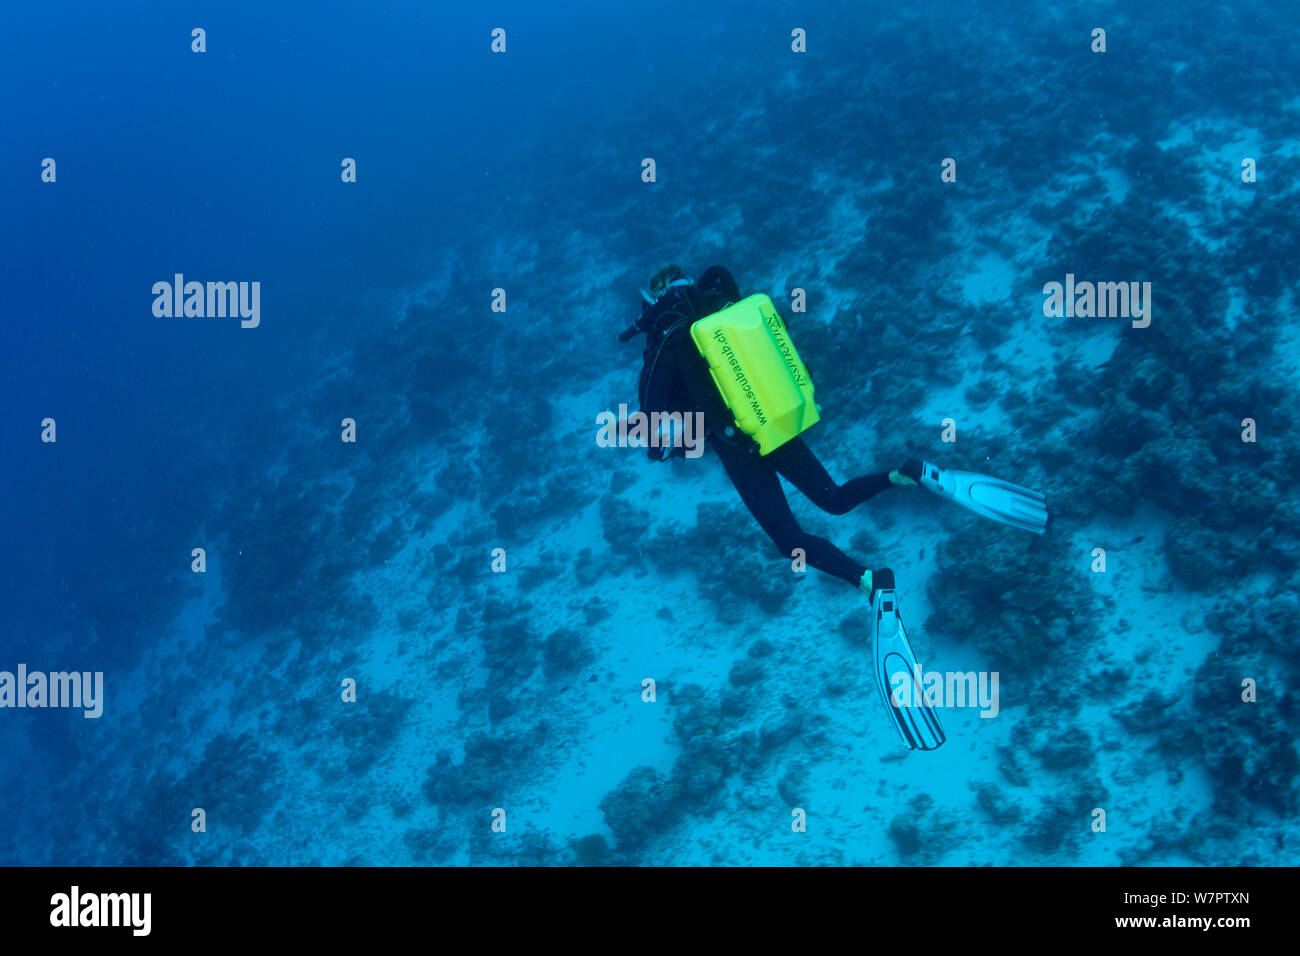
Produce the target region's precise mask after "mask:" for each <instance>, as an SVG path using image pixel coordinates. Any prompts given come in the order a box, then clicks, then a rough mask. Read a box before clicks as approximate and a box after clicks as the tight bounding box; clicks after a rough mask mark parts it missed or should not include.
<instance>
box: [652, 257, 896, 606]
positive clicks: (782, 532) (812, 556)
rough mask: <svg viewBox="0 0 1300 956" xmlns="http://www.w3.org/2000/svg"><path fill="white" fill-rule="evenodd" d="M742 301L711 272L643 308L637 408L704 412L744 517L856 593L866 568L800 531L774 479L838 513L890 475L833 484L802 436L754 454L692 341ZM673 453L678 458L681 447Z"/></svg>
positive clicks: (721, 272)
mask: <svg viewBox="0 0 1300 956" xmlns="http://www.w3.org/2000/svg"><path fill="white" fill-rule="evenodd" d="M740 299H741V295H740V290H739V289H738V288H737V286H736V281H735V279H733V278H732V277H731V273H729V272H728V271H727V270H726V269H724V268H722V267H721V266H711V267H710V268H709V269H708V270H707V271H706V272H705V273H704V274H703V275H701V276H700V278H699V280H698V282H696V283H695V285H687V286H678V287H676V288H672V289H669V290H668V292H667V293H666V294H664V295H663V297H661V298H660V299H659V300H658V301H657V302H655V303H654V305H650V304H644V305H643V306H642V309H641V319H640V321H639V322H638V323H637V326H638V328H640V329H641V330H642V331H644V332H646V333H647V341H646V350H645V362H644V365H643V367H642V370H641V385H640V390H639V392H640V394H639V397H640V400H641V410H642V411H644V412H646V413H647V414H649V413H651V412H683V413H691V412H696V411H700V412H703V413H704V423H705V428H706V435H707V441H708V447H710V448H712V449H713V450H714V451H715V452H716V453H717V455H718V457H719V458H720V459H722V465H723V467H724V468H725V469H726V470H727V475H728V477H730V478H731V483H732V484H734V485H735V486H736V490H737V491H738V492H740V497H741V499H742V500H743V501H744V502H745V505H746V507H748V508H749V511H750V514H752V515H753V516H754V517H755V518H756V519H757V520H758V523H759V524H760V525H761V526H762V528H763V530H764V531H766V532H767V534H768V536H769V537H770V538H771V539H772V541H773V542H775V544H776V546H777V549H778V550H779V551H780V552H781V555H782V556H783V557H786V558H791V557H792V556H793V553H794V551H795V549H796V548H801V549H803V552H804V554H805V556H806V558H807V561H808V564H810V565H812V566H813V567H814V568H817V569H818V570H820V571H825V572H826V573H827V574H833V575H835V576H836V577H837V578H842V579H843V580H845V581H847V582H848V583H850V584H852V585H854V586H855V587H856V586H858V583H859V581H860V580H861V578H862V574H863V572H864V571H865V570H866V566H865V565H862V564H859V563H858V562H857V561H854V560H853V559H852V558H850V557H849V556H848V555H846V554H845V553H844V552H843V551H841V550H840V549H839V548H837V547H835V545H833V544H831V543H830V542H829V541H827V540H826V539H825V538H819V537H817V536H816V535H812V534H809V533H808V532H806V531H804V530H803V529H802V528H800V527H799V522H798V521H797V520H796V519H795V516H794V514H793V512H791V510H790V503H789V502H788V501H787V500H786V497H785V491H784V489H782V487H781V481H780V478H778V477H777V476H778V475H781V476H783V477H785V478H786V479H787V480H788V481H789V482H790V483H791V484H793V485H794V486H795V487H796V488H798V489H799V490H800V491H801V492H803V493H804V495H806V496H807V497H808V499H809V500H810V501H812V503H813V504H815V505H817V506H818V507H819V508H821V509H822V510H823V511H827V512H829V513H831V514H835V515H840V514H844V513H846V512H848V511H850V510H852V509H853V508H855V507H857V506H858V505H860V504H861V503H862V502H864V501H866V500H867V499H868V498H870V497H871V496H872V495H875V494H878V493H879V492H881V491H884V490H885V489H886V488H888V487H890V480H889V473H888V472H882V473H880V474H875V475H866V476H864V477H861V478H854V479H853V480H852V481H849V482H847V483H845V484H843V485H838V484H836V483H835V480H834V479H833V478H831V476H830V475H829V474H827V472H826V469H825V468H823V467H822V464H821V462H819V461H818V460H817V457H816V456H815V455H814V454H813V453H812V450H811V449H809V448H808V446H807V445H806V444H804V441H803V439H802V438H792V439H791V440H790V441H788V442H786V443H785V444H784V445H782V446H781V447H780V448H777V449H776V450H775V451H773V452H771V453H770V454H767V455H759V453H758V444H757V443H756V442H755V441H754V440H753V439H752V438H750V437H749V436H748V435H746V434H745V433H744V432H742V431H740V430H739V429H738V428H736V422H735V418H734V417H733V416H732V414H731V412H730V411H729V410H728V409H727V406H726V403H725V402H723V400H722V396H721V395H720V394H719V393H718V389H717V386H715V385H714V384H713V379H712V377H711V376H710V374H709V366H708V363H707V362H706V361H705V359H704V357H703V356H702V355H700V353H699V350H698V349H697V348H696V347H695V344H694V343H693V342H692V341H691V337H690V326H691V323H692V322H694V321H695V320H696V319H699V318H703V317H704V316H706V315H711V314H712V313H714V312H717V311H718V310H720V309H722V308H725V307H726V306H727V305H729V304H731V303H732V302H738V301H740ZM728 433H730V434H728ZM673 452H674V453H675V454H676V455H677V456H679V457H680V456H683V455H684V450H683V449H680V448H679V449H673ZM649 454H650V457H652V458H655V459H659V458H662V457H663V453H662V451H661V450H660V449H659V448H651V449H649Z"/></svg>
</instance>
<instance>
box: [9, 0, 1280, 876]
mask: <svg viewBox="0 0 1300 956" xmlns="http://www.w3.org/2000/svg"><path fill="white" fill-rule="evenodd" d="M266 6H267V5H265V4H261V3H225V4H220V5H216V6H211V5H207V4H194V5H182V6H179V7H178V6H176V5H169V6H168V7H167V9H166V10H160V9H157V8H156V5H154V4H143V3H126V4H118V5H113V7H112V9H111V10H109V9H105V8H103V7H102V5H95V4H60V3H54V4H43V5H40V8H39V9H35V8H33V9H23V10H21V11H19V10H18V9H17V8H14V9H12V10H6V11H5V12H4V13H3V14H0V64H2V65H0V79H2V80H3V82H0V116H3V117H5V123H4V133H3V148H0V214H2V217H0V222H3V228H0V242H3V244H4V245H3V250H2V252H3V255H2V256H0V262H3V268H0V293H2V294H3V303H4V320H3V326H2V327H3V342H4V348H3V353H2V354H3V363H4V371H3V375H2V376H0V398H2V399H3V405H2V407H3V409H4V412H5V413H4V414H3V415H2V416H0V447H2V448H3V461H4V467H3V481H4V484H3V487H2V488H0V492H2V498H0V500H2V501H3V504H2V505H0V540H3V541H4V543H5V548H4V550H3V556H2V557H0V607H2V608H3V609H4V615H3V625H0V672H9V673H13V672H15V671H16V669H17V668H18V666H19V665H24V666H25V668H26V670H28V671H29V672H34V671H40V672H55V671H78V672H90V673H92V674H93V673H95V672H100V673H102V675H103V676H102V680H103V687H104V691H103V699H102V705H103V712H102V715H101V716H99V717H98V718H86V717H84V716H83V713H82V710H80V709H76V708H52V707H45V708H26V707H24V708H21V709H19V708H17V707H0V780H3V781H5V784H4V786H3V787H0V863H3V864H100V865H107V864H126V863H132V864H146V865H152V864H175V863H182V864H191V863H192V864H202V865H236V864H240V865H248V864H326V865H335V864H345V863H347V864H399V865H409V864H481V865H516V864H545V865H571V864H575V863H611V864H619V865H643V864H720V865H746V864H768V865H772V864H775V865H854V864H884V865H899V864H904V865H935V864H943V865H985V864H992V865H1027V864H1055V865H1076V864H1077V865H1119V864H1129V865H1161V864H1191V865H1206V866H1210V865H1222V864H1229V863H1231V864H1240V863H1246V864H1249V865H1287V864H1293V863H1294V862H1295V859H1296V848H1297V841H1300V833H1298V832H1297V827H1296V811H1297V806H1298V803H1297V796H1298V794H1297V773H1298V772H1300V759H1298V758H1297V753H1296V733H1295V730H1294V728H1295V726H1296V724H1297V718H1300V713H1297V711H1298V709H1300V706H1298V704H1297V695H1296V691H1295V686H1296V680H1297V676H1298V675H1297V663H1296V662H1297V659H1298V656H1297V654H1296V639H1297V638H1296V635H1297V634H1300V601H1298V600H1297V598H1296V597H1295V593H1296V590H1297V584H1298V583H1300V581H1298V578H1300V547H1298V539H1300V512H1297V510H1296V508H1295V507H1294V504H1293V497H1294V493H1295V491H1296V489H1297V485H1300V459H1297V457H1296V456H1295V455H1294V454H1293V453H1292V452H1293V447H1294V434H1295V430H1296V427H1297V420H1296V415H1295V410H1294V404H1295V403H1294V401H1293V396H1294V395H1295V392H1296V385H1297V375H1298V374H1300V372H1298V367H1300V345H1298V344H1297V343H1298V342H1300V336H1298V335H1297V326H1296V323H1295V322H1294V320H1293V318H1292V316H1293V314H1294V311H1295V307H1296V305H1297V300H1298V299H1300V290H1298V284H1300V283H1298V281H1297V278H1296V273H1295V270H1294V268H1293V267H1292V263H1294V262H1296V261H1297V259H1298V258H1300V230H1298V229H1297V220H1296V216H1295V210H1296V208H1297V199H1298V198H1300V195H1298V193H1300V188H1298V187H1297V176H1298V175H1300V147H1298V146H1297V143H1300V88H1297V82H1298V81H1297V79H1296V70H1295V66H1296V63H1297V54H1298V53H1300V39H1297V38H1298V37H1300V33H1298V32H1297V30H1296V28H1297V26H1300V20H1297V15H1296V13H1295V12H1294V11H1291V10H1287V9H1284V8H1279V7H1277V6H1276V5H1265V4H1263V3H1233V4H1228V5H1225V4H1218V3H1204V2H1190V3H1179V4H1163V3H1162V4H1146V5H1141V6H1140V7H1138V8H1130V6H1125V5H1119V4H1113V5H1112V4H1092V3H1089V4H1083V3H1079V4H1074V3H1067V4H1055V5H1053V6H1052V7H1051V8H1050V9H1049V8H1045V7H1043V6H1042V5H1040V4H1027V3H1024V2H1021V0H1015V2H1012V0H1006V2H990V3H960V4H958V3H952V2H947V0H945V2H930V0H926V2H917V3H909V4H906V5H903V7H904V8H903V9H898V8H897V5H894V4H876V3H868V4H861V3H849V2H842V3H837V4H823V5H819V6H818V7H817V8H816V9H807V10H803V9H799V8H797V7H791V6H790V5H788V4H774V3H758V4H755V3H744V4H739V3H736V4H717V5H709V6H708V7H707V8H701V7H700V6H699V5H698V4H685V3H677V2H669V3H662V4H660V5H658V6H657V7H655V8H653V9H645V8H635V9H630V8H629V9H628V10H622V9H610V8H608V7H607V5H603V4H595V3H591V4H577V5H567V6H566V9H565V10H563V11H560V10H550V9H543V8H539V7H538V6H537V5H535V4H522V3H507V4H497V5H495V6H494V7H493V8H492V9H491V10H490V11H488V12H487V13H484V12H482V11H481V9H480V8H479V7H478V6H477V5H473V4H455V5H429V4H421V3H414V2H412V3H396V4H386V5H384V6H383V7H382V8H374V7H366V6H363V7H357V6H355V5H351V4H337V3H316V4H310V5H293V6H289V5H284V6H281V7H278V8H275V9H267V8H266ZM196 27H201V28H203V29H204V30H205V31H206V35H205V39H206V50H205V51H204V52H195V51H193V50H192V49H191V43H192V37H191V30H192V29H193V28H196ZM496 27H501V28H503V29H504V30H505V37H506V49H505V51H504V52H501V53H494V52H493V51H492V49H491V44H492V35H491V31H492V30H493V28H496ZM1098 27H1100V28H1104V29H1105V30H1106V50H1105V52H1093V51H1092V50H1091V49H1090V47H1091V45H1092V44H1093V42H1094V41H1093V38H1092V31H1093V29H1094V28H1098ZM795 29H802V30H804V31H806V38H807V51H806V52H801V53H796V52H794V51H792V49H791V44H792V35H791V34H792V31H793V30H795ZM47 158H48V159H52V160H53V161H54V167H53V169H54V179H53V181H52V182H51V181H44V180H43V170H45V169H46V168H47V167H46V165H45V164H44V161H45V160H46V159H47ZM348 158H351V159H354V160H355V162H356V171H357V174H356V181H355V182H345V181H344V179H343V176H342V171H343V165H342V164H343V163H344V161H345V159H348ZM646 158H651V159H653V160H654V164H655V176H654V181H652V182H646V181H643V177H642V172H643V160H645V159H646ZM947 158H951V159H953V160H954V161H955V164H956V165H955V169H956V179H955V181H951V182H946V181H944V179H943V177H942V175H941V174H942V172H943V163H944V160H945V159H947ZM1246 159H1250V160H1253V164H1250V165H1251V166H1252V168H1253V170H1254V177H1253V181H1250V182H1247V181H1243V175H1242V174H1243V165H1242V163H1243V160H1246ZM46 178H48V176H47V177H46ZM1247 178H1249V177H1247ZM667 261H675V262H679V263H681V264H682V265H683V266H684V267H685V268H686V269H687V271H690V272H693V273H696V274H698V273H699V272H701V271H703V270H704V269H705V268H706V267H707V266H709V265H711V264H714V263H720V264H723V265H725V266H726V267H727V268H729V269H730V270H731V271H732V273H733V274H734V275H735V277H736V279H737V281H738V283H739V286H740V288H741V290H742V291H743V292H744V293H745V294H750V293H754V292H766V293H767V294H769V295H770V296H771V297H772V299H773V301H774V302H775V303H776V305H777V307H778V308H779V309H781V310H783V312H785V313H786V314H787V316H788V317H789V318H790V320H791V321H790V324H791V330H792V334H793V336H794V339H795V341H796V342H797V344H798V347H799V350H800V353H801V354H802V355H803V356H804V358H805V359H806V360H807V362H808V365H809V367H810V368H811V369H812V370H813V377H814V382H815V384H816V387H817V401H818V402H819V404H820V405H821V413H822V421H821V423H819V424H818V425H817V426H815V427H814V429H813V430H810V431H809V432H808V433H807V435H806V436H805V438H806V439H807V441H808V444H809V445H810V447H811V448H812V449H813V450H814V451H815V452H816V453H817V454H818V456H819V457H820V458H821V459H822V461H823V462H824V463H825V464H826V466H827V467H828V469H829V470H830V471H831V473H832V474H833V475H834V476H835V477H836V478H837V479H838V480H841V481H844V480H847V479H849V478H851V477H853V476H855V475H858V474H862V473H867V472H876V471H882V470H888V469H891V468H896V467H898V466H899V465H900V464H901V463H902V462H903V461H904V460H906V459H908V458H912V457H919V458H926V459H928V460H931V461H935V462H940V463H942V464H944V465H947V466H949V467H953V468H964V469H969V470H973V471H980V472H987V473H992V474H997V475H1001V476H1003V477H1006V478H1010V479H1012V480H1015V481H1018V482H1021V483H1024V484H1027V485H1030V486H1032V487H1035V488H1038V489H1040V490H1042V491H1043V492H1044V493H1046V495H1047V497H1048V501H1049V503H1050V505H1051V507H1052V511H1053V516H1054V517H1053V524H1052V527H1051V529H1050V531H1049V533H1048V534H1047V535H1046V536H1044V537H1042V538H1039V537H1036V536H1033V535H1028V534H1025V533H1023V532H1020V531H1017V530H1014V529H1011V528H1008V527H1005V526H1002V525H997V524H994V523H991V522H987V521H982V520H981V519H979V518H977V517H975V516H973V515H971V514H969V513H967V512H965V511H963V510H962V509H960V508H958V507H956V506H955V505H953V504H951V503H948V502H944V501H942V500H940V499H939V498H938V497H936V496H932V495H929V494H928V493H927V492H924V491H922V490H918V489H909V490H906V491H902V490H900V491H890V492H887V493H885V494H882V495H881V496H879V497H877V498H874V499H872V500H871V501H869V502H867V503H865V504H864V505H862V506H861V507H860V508H858V509H856V510H855V511H853V512H852V513H851V514H849V515H845V516H840V517H831V516H829V515H825V514H822V513H820V512H817V511H816V509H814V508H813V507H812V506H811V505H810V504H808V503H807V502H806V501H804V499H802V498H800V497H799V496H798V494H797V493H796V492H794V491H793V490H792V489H791V490H790V495H791V501H792V504H793V507H794V509H795V513H796V514H797V515H798V516H799V518H800V520H801V521H803V522H804V524H805V526H806V527H807V528H809V529H810V530H812V531H814V532H815V533H817V534H820V535H824V536H826V537H828V538H830V539H831V540H832V541H834V542H835V543H836V544H837V545H838V546H840V547H842V548H843V549H844V550H845V551H846V552H848V553H849V554H850V555H852V556H854V557H855V558H857V559H859V560H861V561H862V562H863V563H864V564H867V565H868V566H871V567H877V568H879V567H882V566H886V565H888V566H890V567H892V568H893V569H894V570H895V572H896V574H897V577H898V586H899V597H900V606H901V608H902V613H903V617H904V620H905V621H906V622H907V623H908V625H909V627H910V629H911V633H912V638H913V643H914V645H915V647H916V650H917V653H918V654H919V655H920V657H921V660H922V661H923V662H924V664H925V665H926V667H927V668H933V669H935V670H937V671H941V672H975V673H978V674H982V675H984V676H986V677H987V676H988V675H990V674H992V673H994V672H996V673H997V674H998V675H999V688H1000V691H999V694H1000V699H999V707H998V712H997V715H996V716H988V717H981V716H980V714H979V710H978V709H976V708H971V707H964V708H962V707H955V706H952V707H947V708H945V709H944V710H943V711H942V714H943V720H944V725H945V730H946V731H947V735H948V741H947V743H946V744H945V745H944V746H943V747H942V748H940V749H939V750H937V751H934V752H931V753H921V752H910V753H909V752H908V751H906V750H905V749H904V748H903V747H902V744H901V743H900V741H899V738H898V737H897V735H896V734H895V732H894V730H893V729H892V727H891V725H890V722H889V720H888V716H887V714H886V711H885V705H884V704H883V703H882V701H881V698H880V696H879V694H878V692H877V690H876V688H875V687H874V686H873V683H872V677H871V652H870V642H869V640H868V634H869V627H870V621H869V606H868V604H867V601H866V599H865V598H864V597H863V596H862V595H861V594H858V593H856V592H854V591H853V590H852V589H851V588H848V587H846V586H845V585H844V584H843V583H842V582H840V581H837V580H834V579H832V578H830V577H827V576H825V575H821V574H819V573H818V572H816V571H808V572H806V573H800V572H797V571H795V570H793V569H792V568H791V563H790V561H789V560H788V559H787V558H785V557H783V556H782V555H780V554H778V553H776V550H775V549H774V548H773V547H772V545H771V542H770V541H769V540H768V539H767V538H766V537H765V535H764V534H763V532H762V531H761V529H760V528H759V527H758V525H757V524H756V523H755V522H754V521H753V519H752V518H751V517H750V516H749V515H748V514H747V512H746V511H745V510H744V508H743V506H742V505H741V504H740V502H739V499H738V497H737V495H736V493H735V491H734V490H733V489H732V488H731V486H730V484H729V483H728V481H727V479H726V477H725V475H724V474H723V472H722V469H721V467H720V465H719V464H718V462H717V460H716V458H715V457H714V456H713V455H712V454H706V455H705V456H704V457H703V458H700V459H698V460H687V461H682V462H673V463H667V464H657V463H652V462H650V461H648V460H647V459H646V457H645V454H644V452H643V451H642V450H640V449H632V448H602V447H599V446H598V444H597V441H596V431H597V429H596V424H595V422H596V416H597V414H598V413H600V412H601V411H603V410H606V409H617V407H618V405H619V404H620V403H625V404H627V405H629V406H630V407H631V408H633V409H635V406H636V384H637V375H638V372H639V369H640V362H641V348H640V342H639V340H638V342H637V343H636V344H632V343H629V344H626V345H620V344H619V343H618V342H617V336H618V333H619V332H620V331H622V329H624V328H625V327H626V326H627V325H628V324H629V323H630V322H631V321H632V320H633V319H634V318H635V317H636V315H637V314H638V310H639V302H640V296H639V292H638V290H639V289H640V288H641V287H642V286H644V285H645V283H646V280H647V277H648V276H649V275H650V273H651V272H652V271H653V270H654V269H655V268H656V267H657V266H658V265H660V264H661V263H663V262H667ZM177 273H180V274H183V275H184V276H185V277H186V279H187V280H188V281H198V282H205V283H206V282H246V283H253V282H257V283H259V289H260V311H259V314H258V324H257V326H256V327H255V328H252V327H250V328H245V327H243V326H242V325H241V321H240V319H239V318H238V317H231V316H226V317H199V316H194V315H190V316H185V315H181V316H174V315H173V316H170V317H166V316H163V317H160V316H157V315H155V311H154V304H155V297H156V296H155V293H154V292H153V291H152V290H153V287H154V285H155V283H159V282H163V283H170V282H171V281H172V279H173V276H174V275H176V274H177ZM1067 274H1069V275H1073V276H1074V277H1075V278H1076V279H1077V280H1078V281H1080V282H1083V281H1091V282H1138V283H1142V282H1150V283H1151V290H1152V292H1151V300H1150V304H1151V312H1150V322H1149V324H1148V325H1145V326H1144V327H1143V326H1142V325H1141V322H1140V321H1139V322H1138V324H1137V325H1135V324H1134V322H1133V321H1130V320H1129V318H1128V317H1099V316H1087V315H1083V316H1080V315H1066V316H1049V315H1046V314H1045V313H1044V309H1043V304H1044V299H1045V294H1044V286H1045V285H1046V284H1048V283H1052V282H1061V283H1064V282H1065V281H1066V276H1067ZM496 289H501V290H504V296H505V300H504V301H505V310H504V311H497V310H494V308H493V305H494V299H495V300H496V301H499V298H497V297H496V294H495V293H494V290H496ZM798 289H802V290H804V295H805V297H806V302H807V309H806V312H803V313H797V312H796V311H795V310H794V309H793V306H792V303H793V301H794V300H793V298H792V296H794V295H795V290H798ZM345 419H350V420H352V421H353V422H354V423H355V439H356V440H355V441H345V440H344V436H345V424H344V420H345ZM1246 419H1250V420H1252V422H1253V423H1254V434H1253V436H1247V437H1251V438H1253V440H1243V434H1245V433H1246V431H1247V428H1248V426H1246V425H1245V424H1243V421H1244V420H1246ZM46 420H52V422H53V427H54V436H53V437H54V438H55V440H54V441H49V440H43V436H44V438H46V439H48V438H49V437H50V435H49V426H48V425H46V424H44V423H45V422H46ZM949 423H950V424H949ZM949 439H953V440H949ZM196 548H201V549H203V557H204V560H205V564H204V565H203V569H202V570H196V569H195V568H196V565H195V564H194V563H193V562H194V561H195V560H196V558H195V556H194V549H196ZM497 549H500V550H497ZM3 681H4V676H3V673H0V704H3V703H4V702H5V699H4V696H3V686H2V685H3ZM646 681H652V682H653V684H652V685H647V684H646ZM1243 682H1245V683H1243ZM648 687H652V688H653V694H651V693H650V692H649V690H648V689H647V688H648ZM353 688H355V690H354V691H353ZM1251 688H1253V689H1254V690H1253V700H1244V699H1243V695H1245V696H1246V697H1248V698H1249V697H1251V696H1252V695H1251V693H1248V691H1249V690H1250V689H1251ZM353 693H354V694H355V700H353V699H352V697H353ZM651 698H652V699H651Z"/></svg>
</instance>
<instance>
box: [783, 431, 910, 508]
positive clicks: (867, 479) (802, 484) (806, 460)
mask: <svg viewBox="0 0 1300 956" xmlns="http://www.w3.org/2000/svg"><path fill="white" fill-rule="evenodd" d="M768 457H769V458H770V459H772V463H773V464H774V465H776V468H777V470H778V471H779V472H780V473H781V474H783V475H784V476H785V477H786V478H787V479H789V481H790V483H791V484H793V485H794V486H795V487H796V488H798V489H799V490H800V491H802V492H803V493H804V494H805V495H806V496H807V497H808V500H809V501H811V502H812V503H813V504H815V505H816V506H817V507H819V508H821V509H822V510H823V511H827V512H830V513H831V514H833V515H842V514H846V513H847V512H849V511H852V510H853V509H854V508H856V507H857V506H858V505H860V504H862V502H864V501H866V500H867V499H868V498H871V497H873V496H875V495H878V494H880V492H882V491H884V490H885V489H886V488H889V487H891V486H892V485H893V484H894V482H893V481H891V479H890V473H889V472H887V471H882V472H880V473H879V474H875V475H864V476H862V477H861V478H854V479H853V480H851V481H847V482H845V483H844V484H842V485H837V484H836V483H835V479H833V478H832V477H831V476H830V475H829V474H828V473H827V471H826V469H825V468H824V467H822V463H821V462H820V461H818V460H817V456H816V455H814V454H813V453H812V449H811V448H809V447H808V446H807V445H806V444H805V443H804V441H803V439H802V438H792V439H790V441H788V442H786V443H785V444H784V445H782V446H781V447H780V448H778V449H777V450H776V451H774V452H772V453H771V454H770V455H768Z"/></svg>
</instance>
